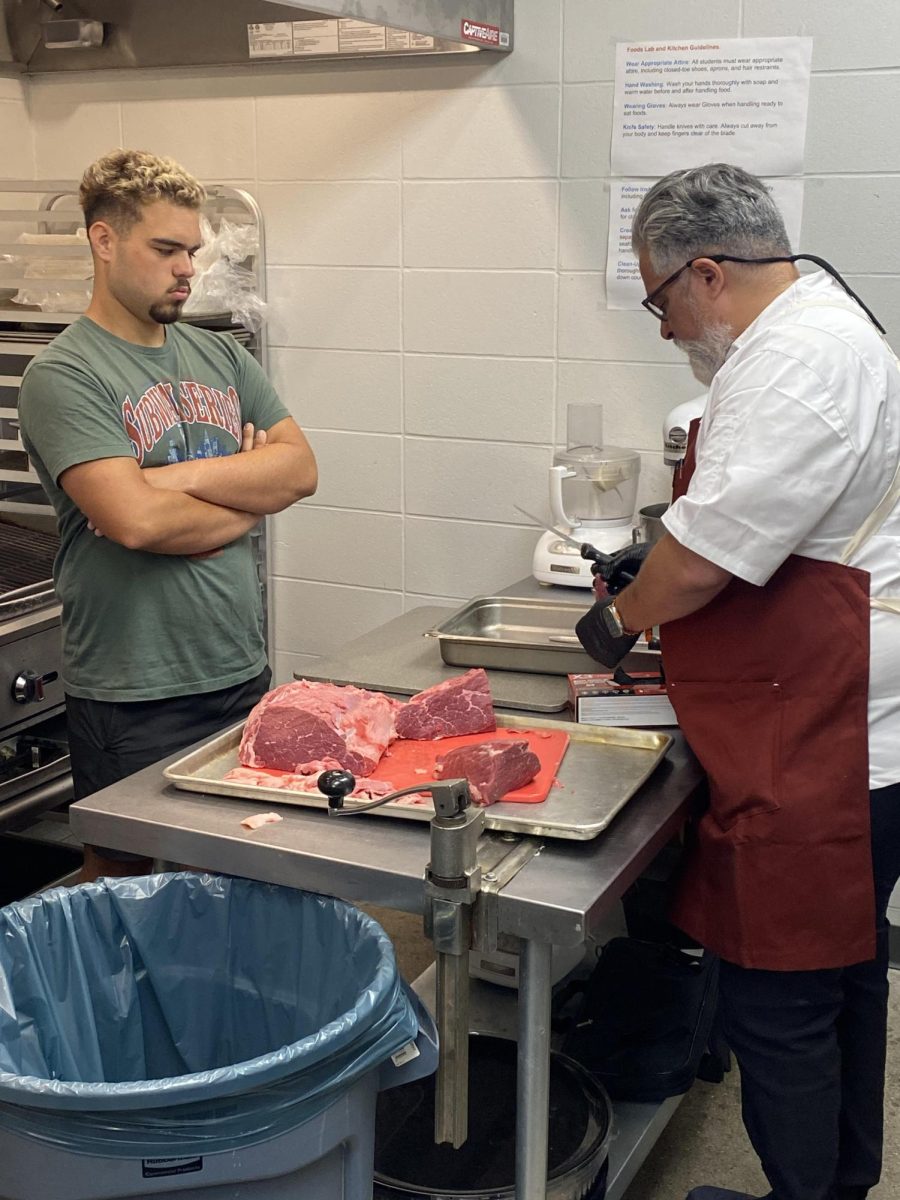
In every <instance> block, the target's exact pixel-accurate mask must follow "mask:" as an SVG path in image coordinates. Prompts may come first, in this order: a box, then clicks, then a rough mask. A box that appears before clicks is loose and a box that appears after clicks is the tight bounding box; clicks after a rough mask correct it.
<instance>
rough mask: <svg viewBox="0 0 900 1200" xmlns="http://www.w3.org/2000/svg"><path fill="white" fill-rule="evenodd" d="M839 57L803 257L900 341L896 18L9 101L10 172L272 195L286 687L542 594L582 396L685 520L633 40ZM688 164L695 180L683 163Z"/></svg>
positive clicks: (538, 40)
mask: <svg viewBox="0 0 900 1200" xmlns="http://www.w3.org/2000/svg"><path fill="white" fill-rule="evenodd" d="M793 34H805V35H810V36H812V37H813V38H814V53H813V70H814V75H813V81H812V90H811V103H810V122H809V135H808V139H807V156H806V163H807V172H808V175H807V189H806V205H805V211H804V232H803V247H802V248H803V249H806V250H810V251H812V252H814V253H819V254H822V255H824V256H825V257H826V258H828V259H830V260H831V261H833V262H834V263H835V265H837V266H838V267H839V269H841V270H842V271H844V272H846V274H847V276H848V278H849V279H850V280H851V281H852V283H853V285H854V286H856V287H857V288H858V290H859V291H860V292H861V294H862V295H863V297H864V298H865V299H866V300H867V301H868V302H870V304H871V305H872V307H873V308H874V309H875V311H876V313H877V314H878V315H879V317H880V318H881V320H882V321H883V323H884V324H885V325H886V326H887V328H888V330H889V332H890V333H892V334H893V335H894V341H895V345H900V338H898V337H897V335H898V334H900V280H898V276H900V232H898V226H897V220H896V214H897V212H898V211H900V138H898V137H897V118H896V113H897V112H898V111H900V11H898V9H897V5H896V0H865V2H864V3H861V4H854V5H848V4H847V3H846V0H681V2H680V3H677V4H673V3H671V2H668V0H667V2H663V0H516V50H515V53H514V54H513V55H511V56H510V57H509V58H508V59H505V60H502V61H499V62H494V63H492V62H489V63H484V62H481V61H476V62H472V61H471V59H469V58H466V59H464V60H461V59H457V60H455V61H452V60H451V61H450V62H447V63H431V64H429V65H428V66H427V67H423V66H417V65H415V64H413V63H410V62H407V63H403V64H398V65H392V64H388V63H381V64H350V65H347V64H342V65H339V66H335V65H331V66H327V67H315V66H311V65H307V66H306V67H294V66H288V67H282V66H275V67H270V68H267V69H265V68H261V69H254V70H235V71H231V72H215V71H205V72H187V71H180V72H165V73H152V74H151V73H135V74H131V75H126V74H121V73H119V74H115V75H113V74H109V75H107V74H101V73H95V74H93V75H80V76H77V77H70V78H60V77H47V78H42V79H38V80H35V81H32V82H30V83H29V84H28V85H27V88H26V91H25V94H24V97H23V92H22V90H21V89H20V85H19V83H18V81H16V80H0V176H3V175H15V176H18V177H23V178H25V177H28V176H30V175H32V174H33V173H34V172H36V173H37V175H38V177H44V178H53V177H56V178H58V177H60V176H77V175H79V174H80V172H81V171H82V169H83V168H84V166H85V165H86V164H87V162H89V161H90V160H91V159H92V158H94V157H95V156H97V155H98V154H100V153H102V152H104V151H106V150H108V149H110V148H111V147H113V146H116V145H130V146H137V147H140V148H144V149H149V150H154V151H157V152H159V153H164V154H170V155H173V156H174V157H176V158H178V159H180V160H181V161H182V162H183V163H184V164H185V165H186V166H187V167H188V168H189V169H190V170H192V171H193V172H195V173H196V174H197V175H199V176H201V177H204V178H207V179H224V180H228V181H231V182H236V183H240V184H242V185H244V186H246V187H247V188H249V189H250V190H251V191H253V192H254V193H255V194H256V195H257V196H258V197H259V199H260V201H261V203H262V206H263V209H264V212H265V218H266V224H267V234H268V264H269V293H270V299H271V302H272V319H271V323H270V342H271V345H272V352H271V364H272V371H273V374H274V378H275V381H276V383H277V386H278V387H279V390H280V391H281V394H282V395H283V397H284V398H285V400H286V401H287V403H288V404H289V405H290V407H291V409H292V411H293V413H294V414H295V416H296V417H297V419H298V421H299V422H300V424H301V425H302V426H303V427H304V428H305V429H306V430H307V432H308V433H309V436H310V438H311V440H312V442H313V444H314V446H315V449H316V452H317V454H318V457H319V461H320V466H321V477H322V483H321V488H320V491H319V493H318V495H317V496H316V497H315V498H314V499H313V500H312V501H307V502H303V503H302V504H300V505H297V506H295V507H294V508H292V509H291V510H289V511H288V512H286V513H284V514H282V515H281V516H279V517H278V518H277V519H276V520H275V522H274V534H275V537H274V540H273V561H272V571H273V576H274V596H275V606H276V620H275V639H276V646H277V663H276V667H277V671H278V676H279V678H280V679H284V678H287V677H288V676H289V673H290V671H291V670H292V669H293V668H301V669H302V668H303V667H304V666H305V665H307V664H308V663H309V662H310V656H316V655H320V654H327V653H329V652H330V651H332V650H334V649H335V648H336V647H337V646H339V645H340V644H341V643H342V642H344V641H346V640H347V639H348V638H349V637H353V636H356V635H358V634H361V633H363V632H365V631H367V630H369V629H371V628H372V627H374V626H376V625H378V624H379V623H381V622H383V621H385V620H387V619H388V618H390V617H393V616H395V615H397V614H398V613H400V612H402V611H404V609H408V608H410V607H414V606H415V605H417V604H421V603H428V602H433V601H434V598H435V597H438V598H440V599H447V600H451V601H452V600H456V599H464V598H467V597H470V596H473V595H476V594H479V593H480V594H484V593H487V592H490V591H492V590H493V589H495V588H497V587H499V586H502V585H504V584H506V583H509V582H512V581H513V580H515V579H517V578H520V577H522V576H524V575H526V574H527V573H528V571H529V569H530V559H531V550H532V547H533V544H534V541H535V532H534V531H533V530H532V529H530V528H527V527H525V525H524V523H523V519H522V518H520V517H519V516H518V514H517V513H516V510H515V509H514V507H513V505H514V504H515V503H520V504H523V505H524V506H525V507H526V508H531V509H535V508H538V507H539V506H542V505H543V501H544V495H545V490H546V468H547V466H548V465H549V463H550V458H551V453H552V448H553V446H554V444H555V443H556V441H557V439H558V438H559V439H562V437H563V436H564V432H565V426H564V421H565V406H566V403H567V402H568V401H571V400H599V401H602V402H603V404H604V411H605V419H606V429H607V436H608V439H609V441H611V442H614V443H618V444H621V445H630V446H634V447H636V448H637V449H639V450H641V451H642V454H643V472H642V488H641V495H640V503H648V502H651V501H653V500H659V499H664V498H665V495H666V490H667V483H668V473H667V471H666V470H665V468H664V466H663V464H662V459H661V454H660V451H659V446H660V424H661V420H662V417H663V415H664V413H665V412H666V411H667V410H668V408H669V407H670V406H671V405H673V404H675V403H677V402H678V401H680V400H683V399H688V398H689V397H691V396H693V395H696V394H697V392H698V387H697V384H696V383H695V382H694V380H693V378H692V376H691V374H690V372H689V370H688V369H687V367H686V366H685V365H684V362H683V360H682V359H681V357H680V356H679V354H678V352H677V351H676V350H674V349H673V348H672V347H671V346H669V345H667V344H664V343H663V342H662V341H661V339H660V338H659V336H658V330H657V327H656V323H655V322H654V321H653V320H652V318H650V317H648V316H646V315H645V314H644V313H642V312H624V313H623V312H608V311H607V310H606V309H605V307H604V281H603V268H604V264H605V257H606V236H607V235H606V230H607V212H608V183H609V179H608V176H609V140H610V122H611V112H612V81H613V71H614V61H615V43H616V42H617V41H621V40H634V39H638V38H654V39H657V38H664V37H672V38H701V37H710V36H720V37H737V36H757V35H758V36H773V35H793ZM685 165H690V164H687V163H686V164H685Z"/></svg>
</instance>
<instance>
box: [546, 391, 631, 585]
mask: <svg viewBox="0 0 900 1200" xmlns="http://www.w3.org/2000/svg"><path fill="white" fill-rule="evenodd" d="M640 473H641V458H640V455H639V454H638V453H637V451H636V450H626V449H624V448H622V447H619V446H605V445H604V444H603V405H602V404H595V403H579V404H569V405H568V406H567V412H566V449H565V450H561V451H558V452H557V453H556V454H554V456H553V466H552V467H551V468H550V513H551V524H552V525H555V526H556V527H557V528H558V529H559V530H560V531H561V532H563V533H566V534H568V535H569V537H571V538H574V539H575V541H576V542H589V543H590V544H591V545H592V546H595V547H596V548H597V549H598V550H602V551H604V552H605V553H607V554H612V553H614V552H615V551H616V550H621V549H622V547H623V546H627V545H628V544H629V543H630V542H631V540H632V534H631V531H632V517H633V513H634V506H635V503H636V501H637V486H638V477H639V475H640ZM532 573H533V575H534V577H535V579H536V580H537V581H538V582H539V583H543V584H551V583H561V584H566V585H568V586H570V587H585V588H589V587H590V586H591V584H592V582H593V576H592V575H591V564H590V562H588V561H587V560H586V559H584V558H583V557H582V556H581V555H580V554H579V551H578V547H577V546H573V545H571V543H569V542H566V541H564V540H563V539H562V538H561V537H559V536H558V535H557V534H555V533H553V532H552V531H549V530H548V531H547V532H546V533H544V534H542V535H541V538H540V541H539V542H538V544H537V546H536V547H535V550H534V559H533V562H532Z"/></svg>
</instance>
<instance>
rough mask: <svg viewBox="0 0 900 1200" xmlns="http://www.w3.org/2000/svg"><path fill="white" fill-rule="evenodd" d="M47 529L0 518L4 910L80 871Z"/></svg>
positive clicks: (0, 878) (0, 892)
mask: <svg viewBox="0 0 900 1200" xmlns="http://www.w3.org/2000/svg"><path fill="white" fill-rule="evenodd" d="M44 521H45V519H43V518H40V519H38V518H28V517H27V516H24V515H21V514H20V515H17V516H15V517H11V516H10V515H8V514H0V904H6V903H9V902H10V901H11V900H17V899H20V898H21V897H22V896H26V895H28V894H29V893H30V892H33V891H35V890H36V889H38V888H40V887H43V886H46V885H47V884H48V883H51V882H55V881H57V880H60V879H62V878H66V877H68V876H69V874H70V873H71V872H72V871H73V870H75V869H76V868H77V866H78V865H79V861H80V854H79V848H78V845H77V843H75V842H74V841H73V840H72V839H71V836H70V835H69V834H68V827H67V821H66V818H65V809H66V807H67V805H68V802H69V801H70V800H71V799H72V777H71V773H70V771H69V752H68V744H67V741H66V718H65V699H64V696H63V687H62V680H61V678H60V668H61V656H62V647H61V640H60V605H59V603H58V602H57V599H56V595H55V593H54V590H53V580H52V575H51V572H52V567H53V558H54V555H55V554H56V548H57V545H58V539H57V537H56V534H55V533H52V532H49V531H47V530H45V529H42V528H40V525H41V524H42V523H44ZM48 818H49V819H48ZM54 821H55V823H54Z"/></svg>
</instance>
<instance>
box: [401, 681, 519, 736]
mask: <svg viewBox="0 0 900 1200" xmlns="http://www.w3.org/2000/svg"><path fill="white" fill-rule="evenodd" d="M496 727H497V725H496V722H495V720H494V703H493V700H492V699H491V685H490V684H489V683H488V677H487V673H486V672H485V671H484V670H483V669H482V668H481V667H476V668H475V669H474V670H471V671H466V673H465V675H457V676H455V678H453V679H445V680H444V682H443V683H438V684H435V686H434V687H430V688H426V690H425V691H424V692H419V693H418V695H416V696H413V698H412V699H411V700H410V701H409V703H408V704H404V705H402V706H401V708H400V710H399V712H398V713H397V716H396V728H397V736H398V737H402V738H413V739H417V740H419V741H422V740H425V739H431V738H445V737H458V736H459V735H460V734H463V733H485V732H487V731H488V730H491V729H496Z"/></svg>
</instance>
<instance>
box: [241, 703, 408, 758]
mask: <svg viewBox="0 0 900 1200" xmlns="http://www.w3.org/2000/svg"><path fill="white" fill-rule="evenodd" d="M400 707H402V706H401V705H400V703H399V702H398V701H397V700H392V699H390V698H389V697H388V696H384V695H382V694H381V693H380V692H366V691H363V690H362V689H361V688H355V687H349V686H348V687H337V685H336V684H333V683H312V682H311V681H310V680H307V679H300V680H298V681H297V682H296V683H285V684H283V685H282V686H281V687H277V688H275V689H273V691H271V692H267V693H266V694H265V696H263V698H262V700H260V702H259V704H257V706H256V707H255V708H254V709H253V711H252V712H251V713H250V716H249V717H248V718H247V724H246V725H245V726H244V736H243V737H242V738H241V748H240V751H239V755H238V757H239V758H240V761H241V764H242V765H243V766H245V767H273V768H275V769H276V770H278V771H293V772H301V773H305V774H308V773H309V770H308V768H309V766H310V764H319V763H321V761H322V760H323V759H334V760H336V761H337V762H338V763H339V764H340V765H341V766H342V767H344V768H346V770H348V771H352V772H353V774H354V775H369V774H371V772H372V771H374V770H375V768H376V767H377V766H378V761H379V759H380V758H381V756H382V754H384V752H385V750H386V749H387V747H388V745H389V744H390V743H391V741H393V739H394V737H395V736H396V735H395V733H394V713H395V712H396V710H397V709H398V708H400ZM320 769H321V768H320Z"/></svg>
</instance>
